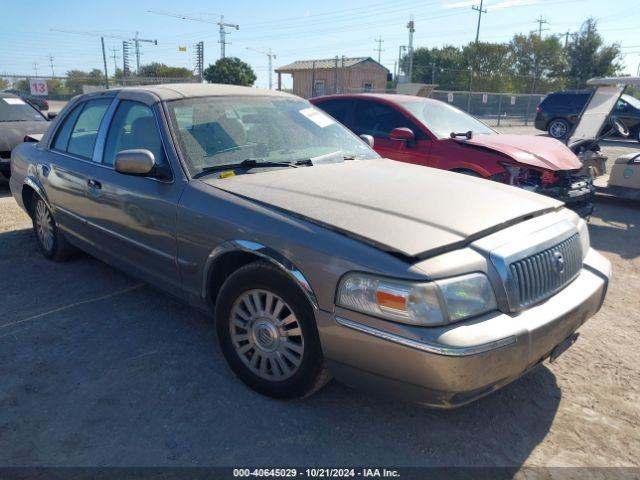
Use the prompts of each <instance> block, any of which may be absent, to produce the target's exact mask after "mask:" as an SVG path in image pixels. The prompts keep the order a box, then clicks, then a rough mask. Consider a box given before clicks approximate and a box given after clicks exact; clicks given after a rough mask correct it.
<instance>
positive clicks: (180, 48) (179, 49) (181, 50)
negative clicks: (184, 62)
mask: <svg viewBox="0 0 640 480" xmlns="http://www.w3.org/2000/svg"><path fill="white" fill-rule="evenodd" d="M178 51H179V52H186V51H187V47H178Z"/></svg>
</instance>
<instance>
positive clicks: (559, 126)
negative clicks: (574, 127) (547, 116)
mask: <svg viewBox="0 0 640 480" xmlns="http://www.w3.org/2000/svg"><path fill="white" fill-rule="evenodd" d="M570 129H571V125H569V122H567V121H566V120H564V119H563V118H555V119H553V120H551V122H549V125H548V127H547V132H548V133H549V136H550V137H552V138H556V139H558V140H560V139H562V138H566V136H567V135H569V130H570Z"/></svg>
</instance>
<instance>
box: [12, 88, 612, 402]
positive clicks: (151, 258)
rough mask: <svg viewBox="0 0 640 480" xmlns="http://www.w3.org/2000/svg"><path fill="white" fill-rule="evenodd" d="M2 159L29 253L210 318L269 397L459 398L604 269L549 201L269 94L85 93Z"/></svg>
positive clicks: (537, 350)
mask: <svg viewBox="0 0 640 480" xmlns="http://www.w3.org/2000/svg"><path fill="white" fill-rule="evenodd" d="M367 140H369V141H370V139H367ZM11 168H12V176H11V191H12V192H13V195H14V197H15V199H16V201H17V202H18V203H19V204H20V205H21V206H22V207H23V208H24V209H25V210H26V211H27V213H28V214H29V215H30V216H31V217H32V219H33V227H34V231H35V234H36V238H37V242H38V245H39V247H40V250H41V251H42V253H43V254H44V256H45V257H47V258H49V259H52V260H62V259H64V258H67V257H68V256H69V255H70V254H71V253H72V252H73V251H74V249H81V250H84V251H86V252H89V253H90V254H92V255H95V256H96V257H98V258H100V259H102V260H104V261H105V262H108V263H110V264H112V265H114V266H116V267H117V268H120V269H122V270H124V271H126V272H128V273H129V274H131V275H134V276H137V277H139V278H141V279H144V280H146V281H147V282H149V283H152V284H153V285H155V286H156V287H158V288H159V289H162V290H164V291H166V292H167V293H169V294H171V295H173V296H175V297H178V298H180V299H182V300H184V301H185V302H187V303H189V304H191V305H192V306H194V307H197V308H199V309H202V310H204V311H206V312H211V313H213V314H214V315H213V316H214V318H215V325H216V330H217V334H218V340H219V343H220V347H221V350H222V352H223V354H224V356H225V358H226V360H227V362H228V363H229V365H230V367H231V368H232V370H233V371H234V372H235V373H236V374H237V376H238V377H240V378H241V379H242V380H243V381H244V382H246V383H247V384H248V385H249V386H250V387H251V388H253V389H255V390H257V391H258V392H261V393H263V394H266V395H270V396H273V397H278V398H297V397H304V396H307V395H310V394H311V393H313V392H315V391H316V390H318V389H319V388H320V387H322V386H323V385H324V384H325V383H326V382H327V381H328V380H329V379H330V378H331V376H334V377H336V378H338V379H339V380H341V381H343V382H345V383H347V384H350V385H355V386H360V387H363V388H369V389H377V390H379V391H382V392H385V393H388V394H394V395H399V396H401V397H403V398H405V399H409V400H412V401H415V402H419V403H422V404H425V405H429V406H435V407H445V408H447V407H455V406H458V405H461V404H464V403H467V402H469V401H471V400H474V399H476V398H479V397H481V396H483V395H486V394H488V393H490V392H492V391H494V390H496V389H497V388H499V387H501V386H503V385H505V384H507V383H509V382H511V381H512V380H514V379H516V378H518V377H519V376H520V375H522V374H523V373H525V372H527V371H528V370H529V369H531V368H532V367H534V366H536V365H537V364H539V363H540V362H542V361H543V360H545V359H547V358H551V359H552V360H553V359H555V358H556V357H557V356H558V355H559V354H560V353H562V352H563V351H564V350H565V349H566V348H567V347H568V346H570V345H571V344H572V343H573V341H574V340H575V338H576V336H577V334H576V330H577V329H578V328H579V327H580V326H581V325H582V324H583V323H584V322H585V321H586V320H587V319H588V318H589V317H591V316H592V315H594V314H595V313H596V312H597V311H598V309H599V308H600V306H601V305H602V302H603V299H604V296H605V292H606V289H607V284H608V278H609V275H610V264H609V262H608V261H607V260H606V259H604V257H602V256H601V255H599V254H598V253H597V252H595V251H594V250H593V249H591V248H590V246H589V234H588V230H587V225H586V223H585V222H584V221H583V220H582V219H580V218H578V217H577V216H576V215H575V214H574V213H573V212H571V211H570V210H567V209H566V208H564V207H563V204H562V203H560V202H557V201H555V200H553V199H550V198H548V197H543V196H540V195H537V194H533V193H529V192H526V191H523V190H520V189H515V188H512V187H509V186H505V185H501V184H498V183H494V182H487V181H486V180H482V179H476V178H472V177H469V176H466V175H459V174H455V173H449V172H445V171H442V170H435V169H430V168H425V167H422V166H415V165H410V164H406V163H400V162H394V161H390V160H385V159H381V158H379V156H378V155H377V154H376V153H375V152H374V151H373V150H372V149H371V148H370V146H369V145H368V144H367V142H366V141H363V139H360V138H358V137H356V136H355V135H353V134H352V133H351V132H349V131H348V130H347V129H346V128H345V127H343V126H342V125H340V124H339V123H337V122H336V121H335V120H333V119H332V118H331V117H329V116H328V115H327V114H325V113H323V112H322V111H320V110H318V109H316V108H315V107H313V106H312V105H311V104H309V103H308V102H306V101H305V100H302V99H300V98H297V97H294V96H291V95H288V94H285V93H281V92H272V91H264V90H257V89H249V88H242V87H235V86H222V85H201V84H185V85H164V86H163V85H159V86H150V87H136V88H124V89H119V90H109V91H105V92H99V93H92V94H88V95H83V96H80V97H77V98H75V99H74V100H72V101H71V102H70V103H69V104H68V105H67V106H66V107H65V108H64V110H63V111H62V112H61V113H60V115H59V116H58V117H57V118H56V119H55V121H54V122H52V125H51V127H50V128H49V130H48V131H47V133H46V134H45V135H44V137H43V138H42V140H41V141H40V142H39V143H24V144H22V145H20V146H18V147H17V148H16V149H15V150H14V151H13V155H12V159H11ZM188 314H189V310H188V309H186V310H185V315H188Z"/></svg>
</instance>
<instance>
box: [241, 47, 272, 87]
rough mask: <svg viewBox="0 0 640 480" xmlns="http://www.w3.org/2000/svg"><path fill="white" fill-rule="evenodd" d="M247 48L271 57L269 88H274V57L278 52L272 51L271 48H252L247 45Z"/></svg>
mask: <svg viewBox="0 0 640 480" xmlns="http://www.w3.org/2000/svg"><path fill="white" fill-rule="evenodd" d="M246 48H247V50H251V51H252V52H256V53H261V54H262V55H266V56H267V57H268V58H269V90H273V79H272V76H273V75H272V72H273V59H274V58H276V54H275V53H272V52H271V49H269V50H266V51H265V50H259V49H257V48H251V47H246Z"/></svg>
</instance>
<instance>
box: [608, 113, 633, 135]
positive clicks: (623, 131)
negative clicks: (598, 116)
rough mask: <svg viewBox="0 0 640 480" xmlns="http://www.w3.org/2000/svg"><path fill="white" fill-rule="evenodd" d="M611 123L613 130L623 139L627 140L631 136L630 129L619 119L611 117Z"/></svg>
mask: <svg viewBox="0 0 640 480" xmlns="http://www.w3.org/2000/svg"><path fill="white" fill-rule="evenodd" d="M609 123H610V124H611V128H612V129H613V130H614V131H615V132H616V133H617V134H618V135H620V136H621V137H625V138H626V137H628V136H629V129H628V128H627V126H626V125H625V124H624V122H623V121H622V120H620V119H619V118H618V117H616V116H613V115H612V116H611V117H609Z"/></svg>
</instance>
